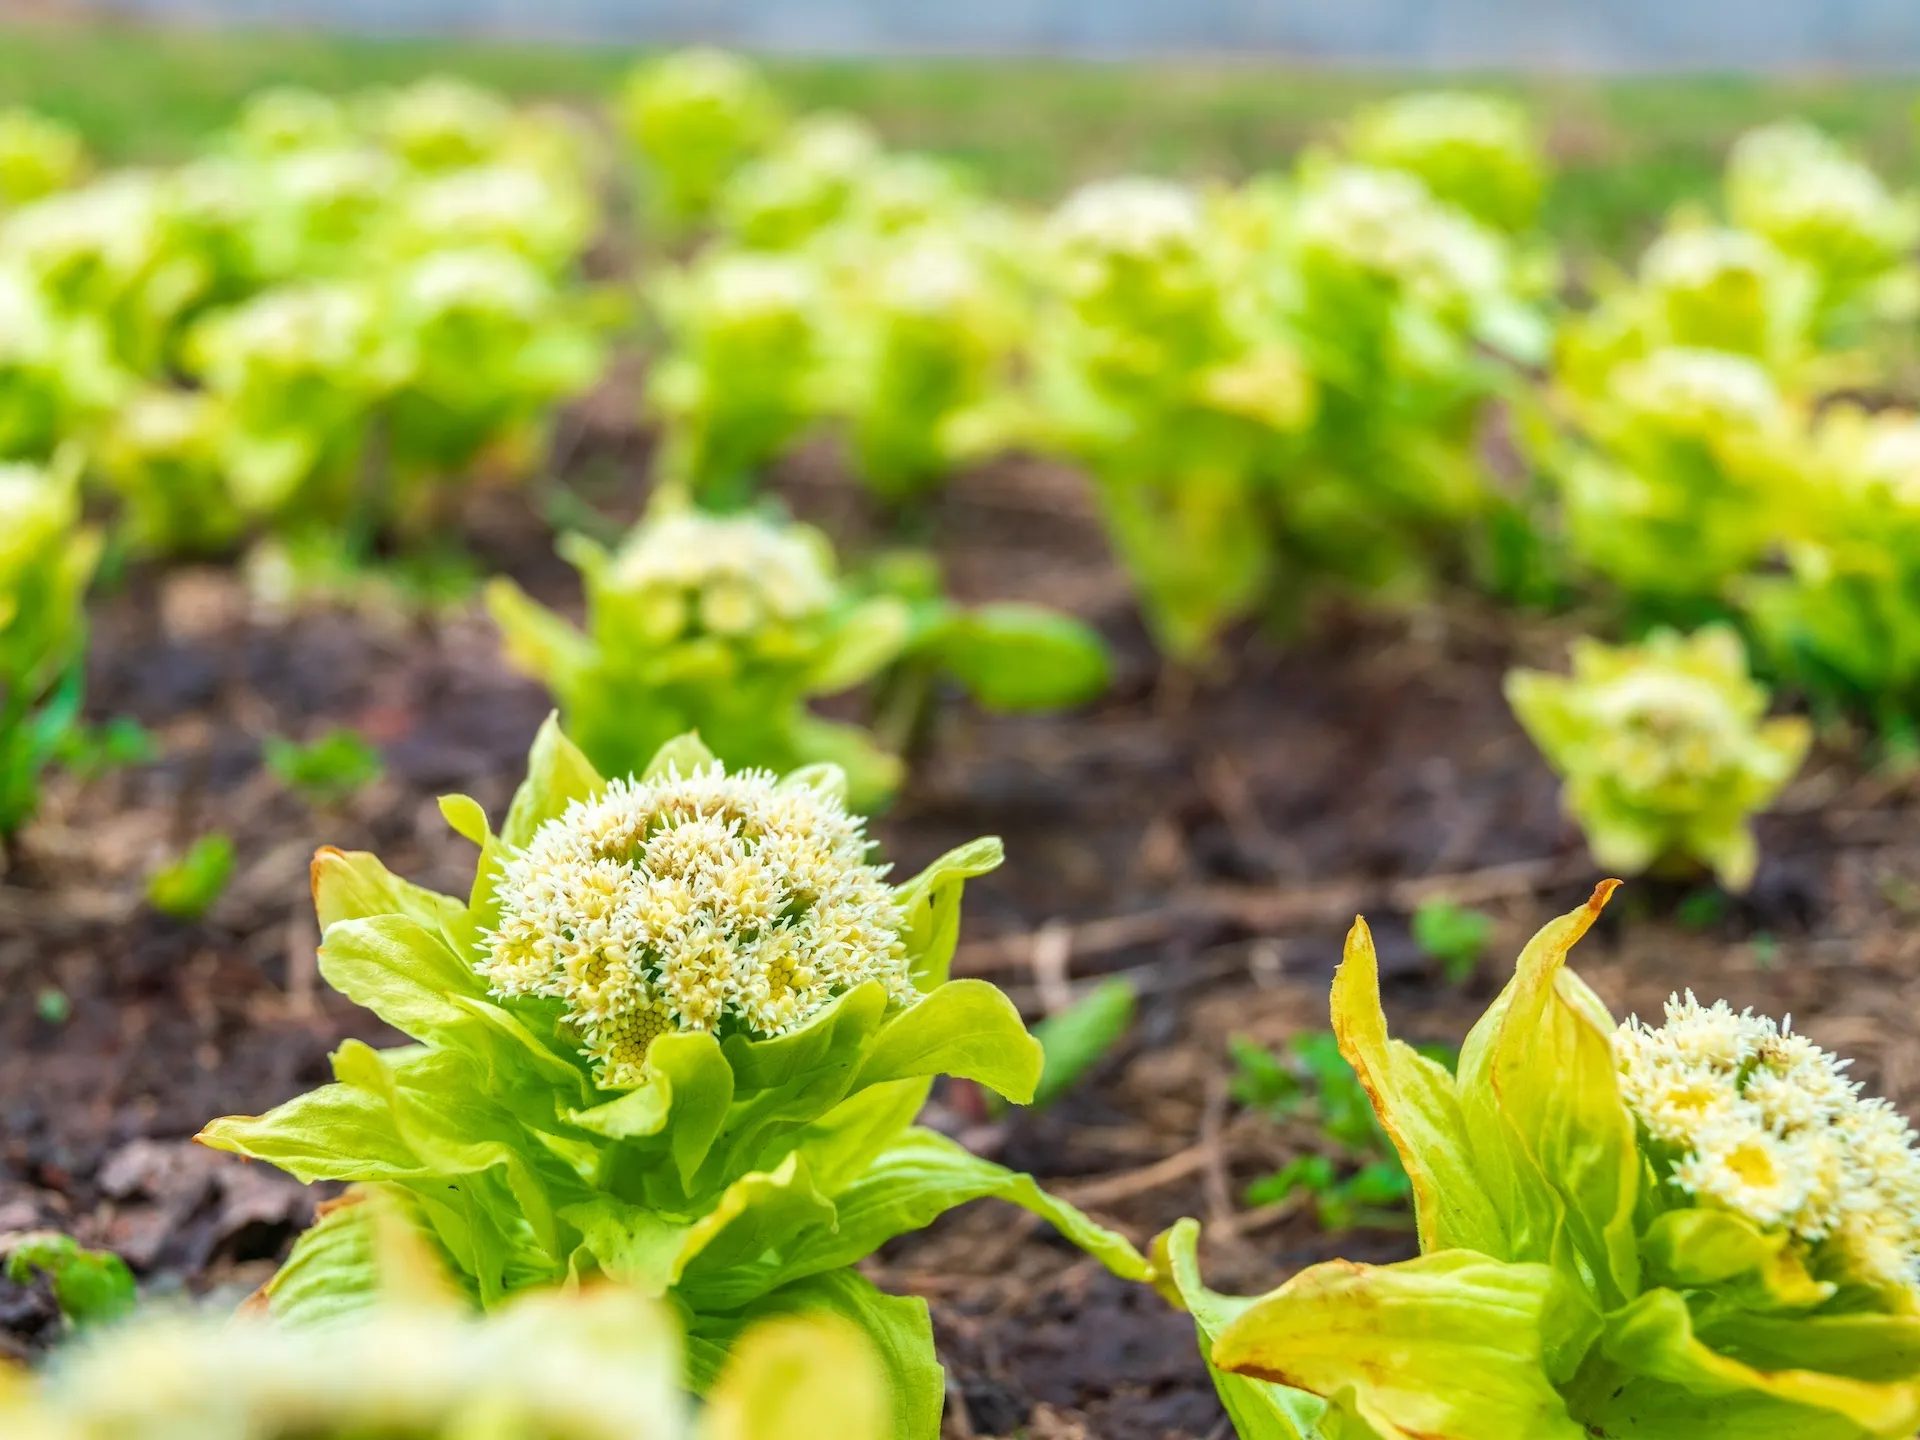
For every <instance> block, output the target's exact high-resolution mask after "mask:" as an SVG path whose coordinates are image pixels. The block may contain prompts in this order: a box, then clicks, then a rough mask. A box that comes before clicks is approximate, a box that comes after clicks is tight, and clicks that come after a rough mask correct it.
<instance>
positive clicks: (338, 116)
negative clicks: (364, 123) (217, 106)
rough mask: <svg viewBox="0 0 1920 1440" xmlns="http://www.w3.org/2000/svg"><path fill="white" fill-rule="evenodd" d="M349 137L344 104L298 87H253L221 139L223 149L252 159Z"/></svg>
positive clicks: (342, 141)
mask: <svg viewBox="0 0 1920 1440" xmlns="http://www.w3.org/2000/svg"><path fill="white" fill-rule="evenodd" d="M353 138H354V133H353V122H352V120H351V119H349V118H348V115H347V109H346V107H345V106H344V105H342V104H341V103H340V102H339V101H338V100H336V99H334V98H333V97H332V96H331V95H322V94H321V93H320V92H319V91H317V90H309V89H306V88H304V87H302V86H298V85H271V86H268V87H267V88H265V89H263V90H257V91H255V92H254V93H253V94H252V95H250V96H249V97H247V101H246V103H245V104H243V105H242V106H241V107H240V113H239V115H238V116H236V117H235V119H234V122H233V126H232V128H231V129H230V130H228V131H227V132H226V134H225V135H224V136H223V137H222V139H223V142H224V145H225V147H226V148H227V149H229V150H231V151H233V152H234V153H236V154H239V155H244V156H246V157H248V158H250V159H255V160H264V159H268V158H270V157H272V156H276V155H291V154H293V153H295V152H296V151H301V150H331V149H334V148H336V147H338V146H341V145H345V144H348V143H349V142H351V141H352V140H353Z"/></svg>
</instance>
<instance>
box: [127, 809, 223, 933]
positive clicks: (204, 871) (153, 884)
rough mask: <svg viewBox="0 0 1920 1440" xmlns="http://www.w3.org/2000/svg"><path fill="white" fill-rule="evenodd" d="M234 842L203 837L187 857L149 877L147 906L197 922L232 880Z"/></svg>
mask: <svg viewBox="0 0 1920 1440" xmlns="http://www.w3.org/2000/svg"><path fill="white" fill-rule="evenodd" d="M233 861H234V851H233V841H232V840H231V839H230V838H229V837H228V836H226V835H223V834H221V833H220V832H219V831H217V830H216V831H214V832H213V833H211V834H207V835H202V836H201V837H200V838H199V839H198V840H195V841H194V842H193V844H191V845H190V846H188V847H187V851H186V853H185V854H184V855H182V856H180V857H179V858H178V859H177V860H171V861H169V862H168V863H166V864H165V865H162V866H160V867H159V868H158V869H156V870H155V871H153V873H152V874H150V875H148V876H147V903H148V904H149V905H151V906H153V908H154V909H156V910H158V911H159V912H160V913H161V914H163V915H171V916H172V917H173V918H174V919H176V920H198V919H199V918H200V917H201V916H203V915H205V914H206V913H207V911H209V910H210V909H212V908H213V903H214V901H216V900H218V899H219V898H220V894H221V892H222V891H223V890H225V889H226V888H227V881H228V880H230V879H232V878H233Z"/></svg>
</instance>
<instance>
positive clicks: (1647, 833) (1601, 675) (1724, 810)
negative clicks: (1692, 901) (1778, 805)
mask: <svg viewBox="0 0 1920 1440" xmlns="http://www.w3.org/2000/svg"><path fill="white" fill-rule="evenodd" d="M1506 690H1507V700H1508V702H1509V703H1510V704H1511V705H1512V706H1513V712H1514V714H1515V716H1517V717H1518V719H1519V721H1520V723H1521V724H1522V725H1523V726H1524V727H1526V731H1527V733H1528V735H1530V736H1531V737H1532V738H1533V742H1534V743H1535V744H1536V745H1538V746H1539V747H1540V750H1541V753H1542V754H1544V755H1545V756H1546V759H1547V763H1548V764H1550V765H1551V766H1553V768H1554V770H1555V771H1557V772H1558V773H1559V774H1560V775H1561V777H1562V778H1563V779H1564V780H1565V782H1566V788H1565V790H1564V792H1563V795H1562V799H1563V803H1564V805H1565V807H1566V809H1567V813H1568V814H1570V815H1572V816H1573V818H1574V819H1575V820H1576V821H1578V822H1579V824H1580V828H1581V829H1582V830H1584V831H1585V832H1586V836H1587V844H1588V846H1589V847H1590V848H1591V849H1592V851H1593V856H1594V859H1595V860H1596V861H1598V862H1599V863H1600V864H1601V865H1603V866H1605V867H1606V868H1607V869H1610V870H1618V871H1625V872H1631V873H1637V872H1640V871H1643V870H1647V869H1651V868H1654V867H1658V866H1667V867H1671V866H1675V865H1679V866H1681V867H1683V868H1684V866H1685V865H1686V864H1688V863H1689V862H1694V861H1701V862H1705V863H1706V864H1707V865H1708V866H1710V867H1712V869H1713V872H1714V874H1716V875H1717V876H1718V877H1719V879H1720V882H1721V883H1722V884H1723V885H1725V886H1727V887H1728V888H1729V889H1733V890H1742V889H1745V888H1746V886H1747V884H1748V883H1749V882H1750V881H1751V880H1752V879H1753V870H1754V865H1755V863H1756V861H1757V859H1758V851H1757V849H1756V846H1755V842H1754V838H1753V831H1752V829H1751V828H1750V827H1749V825H1748V823H1747V822H1748V819H1749V817H1751V816H1752V815H1753V814H1754V813H1755V812H1757V811H1760V810H1763V809H1765V808H1766V807H1767V805H1769V804H1770V803H1771V802H1772V800H1773V798H1774V797H1775V796H1776V795H1778V794H1779V793H1780V791H1781V790H1782V789H1783V788H1784V787H1785V786H1786V784H1787V782H1788V781H1789V780H1791V779H1792V778H1793V776H1794V772H1795V771H1797V770H1798V769H1799V768H1800V762H1801V760H1802V759H1803V758H1805V756H1806V753H1807V746H1808V745H1809V744H1810V743H1811V741H1812V729H1811V727H1810V726H1809V725H1808V724H1807V722H1806V721H1805V720H1804V719H1801V718H1799V717H1797V716H1788V717H1781V718H1778V719H1772V720H1769V719H1766V718H1765V716H1766V711H1767V692H1766V691H1765V690H1764V689H1763V688H1762V687H1761V686H1760V685H1758V684H1757V683H1755V682H1754V681H1753V680H1752V679H1751V678H1750V677H1749V676H1748V674H1747V657H1746V651H1745V649H1744V647H1742V645H1741V643H1740V637H1739V636H1738V635H1736V634H1735V633H1734V632H1733V631H1732V630H1731V629H1729V628H1728V627H1726V626H1723V625H1710V626H1707V627H1705V628H1703V629H1701V630H1699V631H1696V632H1695V633H1694V634H1693V635H1691V636H1685V637H1683V636H1681V635H1679V634H1678V633H1676V632H1674V631H1671V630H1661V631H1656V632H1654V634H1653V635H1651V636H1649V637H1648V639H1647V640H1646V642H1645V643H1643V644H1640V645H1626V646H1619V647H1614V646H1608V645H1603V644H1601V643H1600V642H1598V641H1596V640H1587V639H1582V640H1578V641H1576V642H1574V646H1573V674H1572V675H1571V676H1561V675H1553V674H1549V673H1547V672H1545V671H1540V670H1515V671H1513V672H1511V673H1510V674H1509V675H1508V676H1507V682H1506Z"/></svg>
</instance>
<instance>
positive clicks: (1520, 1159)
mask: <svg viewBox="0 0 1920 1440" xmlns="http://www.w3.org/2000/svg"><path fill="white" fill-rule="evenodd" d="M1615 883H1616V882H1612V881H1608V882H1606V883H1605V884H1603V885H1602V886H1601V887H1600V888H1599V889H1598V890H1597V891H1596V892H1595V894H1594V897H1593V899H1592V900H1591V901H1589V902H1588V903H1587V905H1585V906H1583V907H1582V908H1581V909H1579V910H1576V911H1574V912H1573V913H1572V914H1570V915H1566V916H1563V917H1562V918H1560V919H1558V920H1555V921H1553V922H1552V923H1551V924H1549V925H1547V926H1546V927H1545V928H1544V929H1543V930H1541V932H1540V933H1539V934H1538V935H1536V936H1535V937H1534V939H1533V940H1532V942H1531V943H1530V944H1529V945H1528V946H1527V948H1526V950H1525V951H1524V952H1523V953H1522V955H1521V957H1520V961H1519V965H1518V967H1517V969H1516V972H1515V975H1514V978H1513V980H1512V981H1511V982H1510V983H1509V984H1508V986H1507V987H1506V989H1505V990H1504V991H1503V992H1502V993H1501V995H1500V997H1499V998H1498V999H1497V1000H1496V1001H1495V1002H1494V1004H1493V1005H1492V1007H1491V1008H1490V1009H1489V1010H1488V1011H1487V1013H1486V1014H1485V1015H1484V1016H1483V1017H1482V1018H1481V1020H1480V1023H1479V1024H1478V1025H1476V1026H1475V1027H1474V1029H1473V1031H1472V1033H1471V1034H1470V1035H1469V1036H1468V1037H1467V1040H1466V1044H1465V1046H1464V1048H1463V1049H1462V1051H1461V1054H1460V1061H1459V1066H1458V1069H1457V1070H1456V1071H1454V1072H1452V1073H1450V1072H1449V1071H1448V1070H1447V1069H1446V1068H1445V1067H1444V1066H1441V1065H1437V1064H1434V1063H1432V1062H1430V1061H1427V1060H1424V1059H1422V1058H1421V1057H1420V1056H1419V1055H1417V1054H1416V1053H1415V1052H1414V1051H1412V1050H1411V1049H1409V1048H1408V1047H1407V1046H1406V1045H1404V1044H1402V1043H1401V1042H1399V1041H1396V1040H1392V1039H1390V1038H1389V1037H1388V1032H1387V1025H1386V1018H1385V1016H1384V1015H1383V1014H1382V1012H1381V1008H1380V988H1379V969H1378V962H1377V960H1376V958H1375V955H1374V950H1373V944H1372V939H1371V937H1370V936H1369V934H1368V932H1367V928H1366V925H1365V924H1364V922H1356V923H1355V925H1354V928H1353V931H1352V933H1351V934H1350V935H1349V936H1348V939H1347V947H1346V957H1345V960H1344V961H1343V963H1342V965H1341V967H1340V970H1339V973H1338V974H1337V975H1336V976H1335V978H1334V987H1333V1006H1332V1009H1333V1023H1334V1030H1335V1033H1336V1034H1337V1035H1338V1036H1339V1037H1340V1044H1341V1048H1342V1051H1343V1053H1344V1054H1346V1056H1347V1057H1348V1058H1349V1060H1351V1062H1352V1063H1353V1066H1354V1068H1355V1069H1356V1070H1357V1071H1358V1072H1359V1073H1360V1075H1361V1077H1362V1079H1363V1081H1364V1082H1365V1084H1366V1086H1367V1090H1368V1092H1369V1093H1370V1095H1371V1096H1372V1097H1373V1103H1374V1107H1375V1109H1376V1111H1377V1113H1378V1115H1379V1118H1380V1122H1381V1124H1382V1126H1383V1127H1384V1128H1385V1130H1386V1131H1387V1133H1388V1134H1389V1135H1390V1136H1391V1137H1392V1138H1393V1142H1394V1144H1395V1146H1396V1148H1397V1149H1398V1151H1399V1153H1400V1158H1401V1160H1402V1161H1403V1162H1404V1163H1405V1166H1406V1170H1407V1174H1408V1176H1409V1178H1410V1179H1411V1182H1412V1186H1413V1195H1414V1206H1415V1211H1416V1215H1417V1218H1418V1222H1419V1230H1420V1249H1421V1254H1420V1257H1419V1258H1418V1259H1414V1260H1408V1261H1405V1262H1402V1263H1401V1264H1397V1265H1361V1264H1354V1263H1352V1262H1349V1261H1344V1260H1336V1261H1333V1262H1330V1263H1328V1264H1324V1265H1316V1266H1313V1267H1311V1268H1309V1269H1307V1270H1305V1271H1303V1272H1301V1273H1300V1274H1299V1275H1296V1276H1295V1277H1294V1278H1293V1279H1292V1280H1290V1281H1289V1282H1287V1283H1286V1284H1285V1285H1283V1286H1281V1287H1280V1288H1279V1289H1278V1290H1276V1291H1273V1292H1272V1293H1271V1294H1268V1295H1266V1296H1263V1297H1261V1298H1259V1299H1256V1300H1243V1299H1232V1298H1228V1297H1225V1296H1220V1295H1216V1294H1213V1293H1212V1292H1210V1291H1208V1290H1207V1289H1206V1288H1205V1287H1204V1285H1203V1284H1202V1282H1201V1280H1200V1276H1199V1271H1198V1267H1197V1265H1196V1264H1195V1252H1194V1244H1195V1240H1196V1238H1197V1233H1198V1227H1197V1226H1196V1225H1194V1224H1193V1222H1192V1221H1183V1222H1182V1223H1181V1225H1180V1226H1178V1227H1176V1228H1175V1229H1174V1230H1172V1231H1171V1232H1169V1233H1168V1234H1167V1235H1165V1236H1163V1237H1162V1239H1161V1240H1160V1241H1159V1242H1157V1246H1156V1249H1157V1251H1158V1254H1159V1257H1160V1261H1161V1272H1160V1273H1161V1274H1163V1275H1164V1276H1165V1277H1166V1278H1165V1279H1164V1280H1163V1282H1162V1283H1163V1285H1164V1287H1165V1289H1166V1290H1167V1292H1168V1293H1170V1294H1172V1295H1174V1296H1175V1297H1177V1298H1178V1299H1180V1300H1181V1301H1182V1302H1183V1303H1184V1304H1185V1305H1186V1306H1187V1307H1188V1308H1189V1309H1190V1310H1191V1311H1192V1313H1193V1315H1194V1317H1195V1320H1196V1321H1197V1323H1198V1326H1199V1329H1200V1332H1201V1336H1202V1345H1203V1347H1204V1348H1205V1350H1206V1351H1207V1353H1208V1356H1209V1363H1210V1364H1211V1365H1212V1366H1213V1367H1215V1371H1216V1380H1217V1383H1218V1385H1219V1389H1220V1392H1221V1395H1222V1398H1223V1400H1224V1401H1225V1403H1226V1405H1227V1407H1228V1409H1229V1411H1230V1412H1231V1413H1232V1415H1233V1417H1234V1420H1235V1423H1236V1425H1237V1426H1238V1428H1239V1432H1240V1434H1241V1435H1242V1436H1243V1437H1246V1440H1268V1437H1275V1440H1281V1437H1284V1440H1300V1437H1321V1440H1332V1437H1336V1436H1340V1437H1347V1436H1357V1435H1365V1436H1380V1437H1411V1436H1415V1435H1418V1436H1423V1437H1444V1440H1468V1437H1475V1440H1477V1437H1482V1436H1491V1435H1502V1436H1506V1435H1512V1436H1527V1437H1539V1440H1585V1437H1592V1436H1607V1437H1617V1440H1669V1437H1671V1440H1717V1437H1727V1440H1734V1437H1751V1436H1781V1437H1786V1436H1796V1437H1798V1436H1821V1437H1833V1440H1866V1437H1872V1436H1881V1437H1887V1440H1895V1437H1901V1436H1906V1435H1910V1434H1911V1433H1912V1432H1913V1430H1914V1428H1915V1426H1916V1425H1920V1361H1916V1358H1915V1357H1916V1355H1920V1345H1917V1344H1916V1342H1917V1341H1920V1268H1917V1267H1920V1155H1916V1153H1915V1150H1914V1137H1913V1134H1912V1132H1911V1130H1910V1129H1909V1128H1908V1126H1907V1124H1906V1122H1905V1121H1904V1120H1903V1119H1901V1117H1900V1116H1899V1114H1898V1113H1897V1112H1896V1111H1895V1110H1894V1109H1893V1108H1892V1107H1891V1106H1890V1105H1888V1104H1887V1103H1886V1102H1885V1101H1881V1100H1872V1099H1866V1098H1863V1097H1862V1095H1861V1094H1860V1087H1859V1085H1858V1084H1856V1083H1855V1082H1852V1081H1849V1080H1848V1079H1847V1078H1846V1076H1845V1062H1844V1061H1839V1060H1836V1059H1835V1058H1834V1057H1833V1056H1832V1055H1829V1054H1827V1053H1826V1052H1825V1051H1822V1050H1821V1049H1819V1048H1818V1047H1817V1046H1815V1045H1813V1044H1811V1043H1810V1042H1809V1041H1807V1040H1806V1039H1805V1038H1804V1037H1802V1036H1799V1035H1796V1034H1794V1033H1792V1032H1791V1030H1789V1029H1788V1028H1786V1027H1784V1026H1777V1025H1775V1024H1774V1023H1773V1022H1772V1021H1771V1020H1767V1019H1764V1018H1761V1017H1757V1016H1754V1015H1752V1014H1751V1013H1750V1012H1748V1013H1742V1014H1735V1013H1733V1011H1731V1010H1730V1009H1729V1008H1728V1007H1727V1006H1726V1005H1725V1004H1724V1003H1721V1004H1717V1005H1714V1006H1711V1007H1706V1006H1701V1005H1699V1004H1698V1003H1697V1002H1696V1001H1695V1000H1694V999H1693V997H1692V996H1691V995H1689V996H1687V997H1686V998H1684V999H1681V998H1678V997H1676V998H1675V999H1674V1000H1673V1001H1672V1002H1670V1003H1669V1005H1668V1007H1667V1010H1666V1014H1665V1018H1664V1022H1663V1023H1661V1024H1658V1025H1650V1024H1645V1023H1642V1022H1640V1021H1637V1020H1629V1021H1628V1022H1627V1023H1626V1024H1624V1025H1620V1026H1616V1025H1615V1024H1614V1021H1613V1019H1612V1017H1611V1016H1610V1015H1609V1014H1608V1013H1607V1010H1606V1007H1605V1006H1604V1005H1602V1004H1601V1002H1600V1000H1599V998H1598V997H1597V996H1595V995H1594V993H1593V992H1592V991H1591V990H1590V989H1588V987H1587V986H1586V985H1585V984H1584V983H1582V981H1581V980H1580V979H1579V977H1578V976H1577V975H1575V974H1574V973H1573V972H1572V971H1571V970H1569V969H1567V968H1566V957H1567V952H1568V950H1569V949H1570V948H1571V946H1572V945H1573V944H1574V942H1575V941H1577V940H1578V939H1579V938H1580V936H1581V935H1582V934H1584V933H1585V932H1586V930H1587V929H1588V928H1589V927H1590V926H1591V925H1592V924H1593V921H1594V920H1595V918H1596V917H1597V916H1598V915H1599V913H1600V910H1601V907H1602V906H1603V905H1604V904H1605V902H1606V899H1607V897H1608V895H1609V894H1610V893H1611V891H1612V889H1613V886H1614V884H1615Z"/></svg>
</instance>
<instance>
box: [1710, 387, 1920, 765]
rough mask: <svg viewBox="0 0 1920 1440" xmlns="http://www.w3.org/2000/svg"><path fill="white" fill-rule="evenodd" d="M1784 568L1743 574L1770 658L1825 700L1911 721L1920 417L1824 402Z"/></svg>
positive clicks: (1919, 676)
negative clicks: (1803, 499) (1780, 571)
mask: <svg viewBox="0 0 1920 1440" xmlns="http://www.w3.org/2000/svg"><path fill="white" fill-rule="evenodd" d="M1784 548H1785V551H1786V557H1787V562H1788V568H1787V571H1786V573H1784V574H1777V575H1773V574H1769V575H1756V576H1753V577H1750V578H1748V579H1747V580H1744V581H1743V582H1741V584H1740V585H1739V587H1738V590H1737V594H1738V598H1739V601H1740V604H1741V606H1742V608H1743V610H1744V612H1745V614H1746V616H1747V618H1748V620H1749V621H1750V623H1751V624H1752V626H1753V629H1754V631H1755V633H1756V634H1757V635H1758V636H1759V640H1760V643H1761V645H1762V646H1763V647H1764V648H1765V650H1766V652H1767V654H1768V655H1769V656H1770V658H1771V659H1772V660H1773V661H1774V663H1775V665H1776V666H1778V667H1779V669H1780V670H1781V671H1782V672H1783V673H1785V674H1787V675H1790V676H1791V677H1792V678H1793V679H1794V680H1795V681H1796V682H1797V683H1798V684H1800V685H1801V686H1803V687H1804V688H1805V689H1807V690H1808V691H1809V692H1811V693H1812V694H1813V695H1815V696H1817V697H1819V698H1820V699H1821V700H1822V701H1823V702H1826V703H1829V704H1839V705H1843V706H1846V707H1849V708H1853V709H1857V710H1859V711H1861V712H1864V713H1866V714H1868V715H1871V716H1873V717H1874V719H1875V720H1876V721H1877V722H1878V723H1879V725H1880V726H1881V728H1882V729H1883V731H1885V732H1887V733H1888V734H1890V735H1893V736H1906V735H1909V734H1911V733H1912V727H1913V719H1912V717H1913V716H1914V715H1915V714H1916V706H1920V420H1916V419H1915V417H1914V416H1913V415H1911V414H1907V413H1903V412H1898V411H1882V412H1880V413H1878V414H1869V413H1867V412H1865V411H1862V410H1860V409H1858V408H1856V407H1853V406H1849V405H1835V406H1832V407H1830V408H1829V409H1827V410H1826V411H1825V412H1823V413H1822V415H1821V417H1820V420H1819V422H1818V424H1817V425H1816V427H1815V430H1814V436H1813V460H1812V465H1811V475H1810V479H1809V484H1808V487H1807V496H1806V503H1805V506H1804V510H1803V513H1802V514H1801V515H1800V516H1799V517H1797V523H1796V524H1795V525H1794V526H1793V529H1792V531H1791V533H1790V537H1789V538H1788V540H1787V541H1786V544H1785V547H1784Z"/></svg>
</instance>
